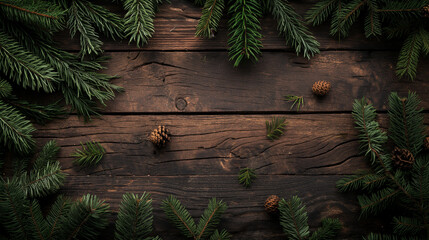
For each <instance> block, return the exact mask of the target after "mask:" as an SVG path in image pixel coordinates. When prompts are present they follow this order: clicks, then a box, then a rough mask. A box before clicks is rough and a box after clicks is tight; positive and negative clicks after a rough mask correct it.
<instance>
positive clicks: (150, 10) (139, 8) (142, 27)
mask: <svg viewBox="0 0 429 240" xmlns="http://www.w3.org/2000/svg"><path fill="white" fill-rule="evenodd" d="M154 4H155V3H154V1H153V0H125V1H124V9H125V10H126V11H127V13H126V14H125V17H124V21H125V23H124V24H125V34H126V36H127V37H129V38H130V41H129V42H130V43H131V42H133V41H135V42H136V44H137V47H141V46H143V45H145V44H147V42H148V41H149V39H150V38H151V37H152V35H153V33H154V32H155V28H154V26H153V20H154V17H155V8H156V6H155V5H154Z"/></svg>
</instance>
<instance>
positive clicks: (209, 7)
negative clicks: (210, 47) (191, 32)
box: [195, 0, 225, 38]
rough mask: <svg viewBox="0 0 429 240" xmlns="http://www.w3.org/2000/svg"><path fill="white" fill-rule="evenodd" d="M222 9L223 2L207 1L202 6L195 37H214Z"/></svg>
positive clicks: (222, 0)
mask: <svg viewBox="0 0 429 240" xmlns="http://www.w3.org/2000/svg"><path fill="white" fill-rule="evenodd" d="M224 8H225V3H224V0H207V1H206V3H205V4H204V7H203V13H202V16H201V18H200V21H199V22H198V25H197V31H196V33H195V35H196V36H197V37H202V38H212V37H214V33H215V32H216V31H217V28H218V26H219V22H220V19H221V17H222V14H223V9H224Z"/></svg>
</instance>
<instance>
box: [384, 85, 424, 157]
mask: <svg viewBox="0 0 429 240" xmlns="http://www.w3.org/2000/svg"><path fill="white" fill-rule="evenodd" d="M419 104H420V99H419V98H418V96H417V94H416V93H412V92H409V93H408V97H407V98H400V97H399V96H398V94H397V93H395V92H393V93H391V94H390V96H389V120H390V121H389V122H390V128H389V129H390V132H389V133H390V134H389V137H390V139H392V140H393V142H394V143H395V145H396V146H398V147H399V148H405V149H408V150H410V151H411V153H412V154H413V155H414V156H417V154H419V153H420V151H421V150H422V148H423V139H424V131H425V127H424V125H423V114H422V109H420V108H419Z"/></svg>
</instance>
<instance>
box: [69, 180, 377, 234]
mask: <svg viewBox="0 0 429 240" xmlns="http://www.w3.org/2000/svg"><path fill="white" fill-rule="evenodd" d="M341 177H342V176H319V177H317V178H314V177H308V176H284V175H277V176H259V177H258V179H257V181H256V182H255V183H254V184H253V185H252V187H251V188H250V189H245V188H243V187H242V186H240V185H239V184H238V183H237V179H236V176H204V175H201V176H174V177H165V176H164V177H155V176H147V177H134V176H133V177H123V176H122V177H117V176H115V177H112V176H90V177H87V176H73V177H68V180H67V183H66V186H65V187H64V188H63V189H64V191H63V193H64V194H66V195H68V196H71V197H73V198H78V197H80V196H81V195H83V194H86V193H91V194H96V195H97V196H99V197H100V198H102V199H105V200H106V202H107V203H109V204H111V207H112V210H113V211H114V212H117V210H118V206H119V203H120V201H121V197H122V194H124V193H125V192H133V193H142V192H143V191H147V192H149V193H151V194H152V197H153V200H154V209H155V210H154V220H155V225H154V226H155V233H156V234H159V235H160V236H162V237H163V239H183V237H181V236H180V234H179V233H178V231H177V230H176V229H175V228H174V227H173V226H172V225H171V224H170V223H169V222H168V221H167V219H166V218H165V215H164V213H163V212H162V211H161V210H160V204H161V202H162V200H164V199H165V198H166V197H167V196H168V195H170V194H173V195H175V196H177V198H178V199H179V200H180V201H182V203H183V205H184V206H186V207H187V209H188V210H189V211H190V213H191V215H192V216H193V217H194V218H195V219H197V220H198V217H199V216H200V215H201V214H202V212H203V210H204V209H205V208H206V207H207V204H208V201H209V199H210V198H211V197H216V198H218V199H222V200H223V201H225V202H226V203H227V204H228V206H229V208H228V210H227V211H226V213H225V215H224V221H223V225H222V227H225V228H226V229H228V231H230V232H231V233H232V234H233V239H255V240H256V239H264V240H266V239H270V240H274V239H276V240H277V239H278V240H280V239H285V236H284V234H283V233H282V230H281V228H280V226H279V223H278V221H277V220H275V219H274V218H270V217H269V216H268V215H267V214H266V213H265V212H264V208H263V202H264V200H265V199H266V197H267V196H269V195H270V194H277V195H279V196H281V197H285V198H289V197H291V196H293V195H299V196H300V197H301V198H302V200H303V202H304V203H305V204H306V205H307V210H308V212H309V224H310V226H311V229H312V230H314V229H315V228H316V227H318V226H319V223H320V220H321V218H323V217H337V218H340V219H341V221H342V223H343V225H344V229H343V230H342V232H341V235H340V236H339V238H338V239H361V235H362V234H364V233H367V232H369V231H370V230H373V229H375V228H381V227H382V226H380V225H379V224H373V223H372V222H367V223H364V222H359V221H358V220H357V219H358V216H359V215H358V212H359V208H358V206H357V202H356V200H355V196H353V195H345V194H341V193H339V192H338V191H337V190H336V188H335V182H336V181H337V180H338V179H340V178H341ZM114 215H116V214H114ZM113 219H115V217H113ZM112 229H113V226H112V228H110V230H108V231H107V232H105V233H104V234H105V236H106V237H105V238H107V239H111V232H112Z"/></svg>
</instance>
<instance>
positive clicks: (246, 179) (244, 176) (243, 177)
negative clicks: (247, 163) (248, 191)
mask: <svg viewBox="0 0 429 240" xmlns="http://www.w3.org/2000/svg"><path fill="white" fill-rule="evenodd" d="M255 179H256V172H255V170H254V169H251V168H243V169H240V173H239V175H238V182H239V183H240V184H242V185H243V186H244V187H246V188H248V187H250V185H251V184H252V182H253V180H255Z"/></svg>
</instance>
